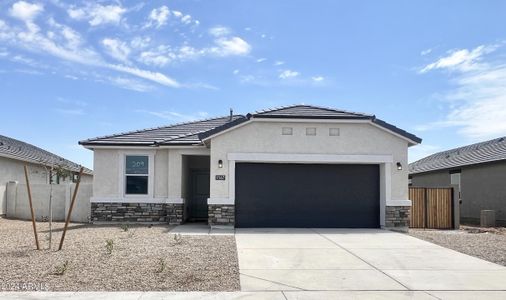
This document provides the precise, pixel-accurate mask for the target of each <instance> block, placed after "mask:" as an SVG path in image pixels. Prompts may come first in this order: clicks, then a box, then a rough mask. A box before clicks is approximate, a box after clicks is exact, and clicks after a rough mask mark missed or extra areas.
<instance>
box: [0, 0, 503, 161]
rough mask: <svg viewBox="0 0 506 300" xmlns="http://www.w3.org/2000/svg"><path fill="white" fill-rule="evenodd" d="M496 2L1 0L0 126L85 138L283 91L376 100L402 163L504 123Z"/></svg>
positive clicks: (302, 96) (78, 156)
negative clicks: (399, 145)
mask: <svg viewBox="0 0 506 300" xmlns="http://www.w3.org/2000/svg"><path fill="white" fill-rule="evenodd" d="M505 12H506V2H504V1H486V3H484V2H480V1H347V2H345V1H330V0H329V1H259V0H254V1H246V0H244V1H230V0H229V1H189V0H185V1H145V2H138V1H97V2H80V1H78V2H74V3H71V2H70V1H61V0H52V1H51V0H47V1H2V2H1V4H0V89H1V93H0V103H1V112H2V118H1V125H0V134H2V135H7V136H10V137H13V138H17V139H20V140H23V141H26V142H29V143H32V144H35V145H37V146H40V147H42V148H45V149H47V150H49V151H52V152H54V153H57V154H59V155H62V156H64V157H65V158H68V159H71V160H73V161H76V162H78V163H81V164H83V165H85V166H87V167H92V152H91V151H89V150H86V149H83V148H82V147H80V146H78V145H77V141H79V140H81V139H85V138H89V137H94V136H99V135H105V134H111V133H118V132H123V131H128V130H135V129H141V128H148V127H154V126H160V125H164V124H170V123H175V122H183V121H189V120H195V119H201V118H207V117H213V116H220V115H226V114H228V109H229V108H230V107H232V108H233V109H234V111H235V112H236V113H247V112H251V111H255V110H258V109H262V108H268V107H273V106H281V105H288V104H298V103H305V104H315V105H321V106H329V107H335V108H342V109H346V110H352V111H359V112H367V113H373V114H375V115H376V116H377V117H379V118H381V119H383V120H385V121H387V122H390V123H393V124H395V125H396V126H398V127H401V128H403V129H405V130H408V131H410V132H412V133H414V134H416V135H418V136H420V137H421V138H423V140H424V141H423V143H422V145H419V146H416V147H412V148H411V149H410V161H414V160H416V159H419V158H422V157H423V156H425V155H428V154H431V153H433V152H437V151H441V150H444V149H447V148H451V147H455V146H460V145H465V144H468V143H472V142H477V141H482V140H486V139H491V138H495V137H498V136H503V135H506V44H505V40H506V31H505V30H504V28H506V17H505Z"/></svg>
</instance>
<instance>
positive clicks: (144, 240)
mask: <svg viewBox="0 0 506 300" xmlns="http://www.w3.org/2000/svg"><path fill="white" fill-rule="evenodd" d="M62 228H63V224H62V223H53V245H52V247H53V249H54V250H42V251H37V250H35V244H34V238H33V231H32V227H31V222H29V221H18V220H7V219H3V218H0V257H1V259H0V283H2V288H3V289H4V290H5V289H9V287H10V286H11V285H12V286H14V284H15V283H27V284H41V283H42V284H44V286H47V287H48V289H49V290H50V291H148V290H150V291H235V290H239V270H238V261H237V252H236V245H235V239H234V237H233V236H183V237H181V240H179V241H178V240H177V239H174V235H173V234H170V233H168V231H169V227H168V226H167V225H159V226H152V227H149V226H129V228H128V230H125V229H124V228H121V226H119V225H118V226H96V225H79V224H71V226H70V227H69V230H68V231H67V235H66V237H65V244H64V246H63V250H62V251H55V250H56V249H57V248H58V243H59V241H60V237H61V229H62ZM37 229H38V231H39V241H40V243H41V247H42V249H47V247H48V240H47V237H48V233H47V229H48V224H47V223H37ZM108 240H109V242H107V241H108ZM111 241H112V242H111ZM65 262H67V263H65Z"/></svg>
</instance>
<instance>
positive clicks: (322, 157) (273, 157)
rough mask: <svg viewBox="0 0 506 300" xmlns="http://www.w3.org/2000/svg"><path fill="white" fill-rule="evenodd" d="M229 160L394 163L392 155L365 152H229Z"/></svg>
mask: <svg viewBox="0 0 506 300" xmlns="http://www.w3.org/2000/svg"><path fill="white" fill-rule="evenodd" d="M227 158H228V160H233V161H237V162H240V161H248V162H275V163H283V162H285V163H316V162H318V163H350V164H351V163H356V164H360V163H363V164H380V163H392V162H393V157H392V155H363V154H291V153H229V154H228V155H227Z"/></svg>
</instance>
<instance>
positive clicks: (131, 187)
mask: <svg viewBox="0 0 506 300" xmlns="http://www.w3.org/2000/svg"><path fill="white" fill-rule="evenodd" d="M126 193H127V194H134V195H139V194H140V195H147V194H148V176H127V177H126Z"/></svg>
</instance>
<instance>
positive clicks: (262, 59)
mask: <svg viewBox="0 0 506 300" xmlns="http://www.w3.org/2000/svg"><path fill="white" fill-rule="evenodd" d="M266 60H267V58H265V57H262V58H259V59H257V63H261V62H264V61H266Z"/></svg>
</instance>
